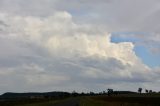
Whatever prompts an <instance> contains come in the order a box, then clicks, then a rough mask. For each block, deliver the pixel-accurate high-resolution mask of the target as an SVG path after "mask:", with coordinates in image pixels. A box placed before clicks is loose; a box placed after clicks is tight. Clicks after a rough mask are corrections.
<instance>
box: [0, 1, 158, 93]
mask: <svg viewBox="0 0 160 106" xmlns="http://www.w3.org/2000/svg"><path fill="white" fill-rule="evenodd" d="M159 19H160V0H0V94H1V93H4V92H35V91H36V92H41V91H56V90H58V91H69V92H72V91H73V90H75V91H78V92H82V91H83V92H89V91H94V92H100V91H103V90H106V89H107V88H113V89H114V90H133V91H137V89H138V88H139V87H142V88H144V89H152V90H155V91H160V89H159V88H160V85H159V84H160V20H159Z"/></svg>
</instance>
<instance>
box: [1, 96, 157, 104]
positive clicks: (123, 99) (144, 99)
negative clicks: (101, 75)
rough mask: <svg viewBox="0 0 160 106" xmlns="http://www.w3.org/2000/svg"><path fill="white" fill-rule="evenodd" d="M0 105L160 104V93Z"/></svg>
mask: <svg viewBox="0 0 160 106" xmlns="http://www.w3.org/2000/svg"><path fill="white" fill-rule="evenodd" d="M0 106H160V95H157V94H152V95H146V94H141V95H140V94H135V95H113V96H78V97H68V98H64V99H56V100H53V99H52V100H44V101H43V100H42V101H41V100H39V101H38V102H30V101H26V102H23V103H22V104H21V103H18V104H16V103H15V104H12V105H1V104H0Z"/></svg>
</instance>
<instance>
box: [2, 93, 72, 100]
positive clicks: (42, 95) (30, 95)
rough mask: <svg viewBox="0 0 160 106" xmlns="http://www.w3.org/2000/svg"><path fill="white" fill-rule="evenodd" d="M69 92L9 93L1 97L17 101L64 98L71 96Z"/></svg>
mask: <svg viewBox="0 0 160 106" xmlns="http://www.w3.org/2000/svg"><path fill="white" fill-rule="evenodd" d="M69 95H70V93H68V92H44V93H37V92H35V93H34V92H33V93H13V92H7V93H4V94H2V95H1V96H0V98H3V99H14V98H15V99H17V98H50V97H63V96H69Z"/></svg>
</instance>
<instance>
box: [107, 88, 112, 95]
mask: <svg viewBox="0 0 160 106" xmlns="http://www.w3.org/2000/svg"><path fill="white" fill-rule="evenodd" d="M107 91H108V96H110V95H111V94H113V89H109V88H108V89H107Z"/></svg>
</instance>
